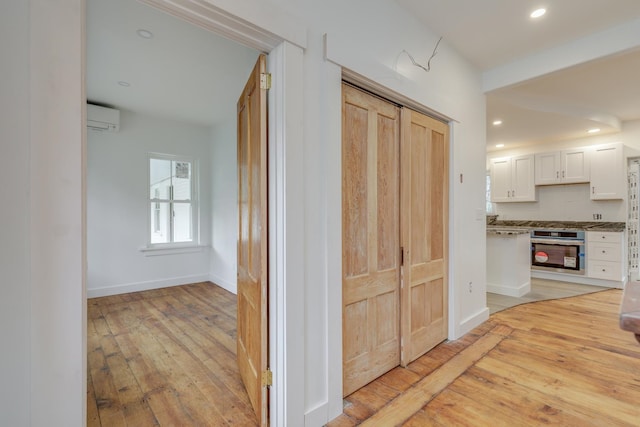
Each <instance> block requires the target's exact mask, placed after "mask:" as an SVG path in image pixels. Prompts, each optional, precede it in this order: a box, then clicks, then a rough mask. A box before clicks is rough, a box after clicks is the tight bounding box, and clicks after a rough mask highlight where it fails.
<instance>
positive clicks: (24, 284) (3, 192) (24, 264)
mask: <svg viewBox="0 0 640 427" xmlns="http://www.w3.org/2000/svg"><path fill="white" fill-rule="evenodd" d="M1 9H2V12H1V13H0V58H3V60H2V61H0V75H2V76H3V78H2V80H1V81H0V129H2V137H1V142H0V159H3V160H4V161H3V162H2V163H3V166H2V168H0V182H3V183H4V185H2V186H0V198H1V199H2V200H3V203H2V209H0V224H2V225H1V226H0V230H1V233H2V237H1V238H0V242H1V244H0V272H1V273H0V337H2V350H1V351H0V358H1V361H2V362H1V363H0V425H2V426H27V425H29V423H30V421H29V420H30V415H29V410H30V408H29V399H30V396H29V393H30V390H29V382H30V378H29V357H28V355H29V353H30V331H31V320H30V316H29V312H30V305H31V304H30V298H31V281H30V271H29V270H30V265H29V249H30V246H29V236H30V232H29V213H30V209H29V185H30V177H29V170H30V167H29V97H28V94H29V3H28V2H26V1H24V2H6V3H3V4H2V7H1ZM4 58H10V59H9V60H6V59H4ZM7 184H10V185H7Z"/></svg>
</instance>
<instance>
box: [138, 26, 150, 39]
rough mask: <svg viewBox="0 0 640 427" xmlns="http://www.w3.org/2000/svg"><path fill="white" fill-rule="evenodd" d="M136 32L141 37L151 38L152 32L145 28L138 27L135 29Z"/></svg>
mask: <svg viewBox="0 0 640 427" xmlns="http://www.w3.org/2000/svg"><path fill="white" fill-rule="evenodd" d="M136 33H137V34H138V35H139V36H140V37H142V38H143V39H151V38H153V33H152V32H151V31H149V30H145V29H143V28H140V29H139V30H138V31H136Z"/></svg>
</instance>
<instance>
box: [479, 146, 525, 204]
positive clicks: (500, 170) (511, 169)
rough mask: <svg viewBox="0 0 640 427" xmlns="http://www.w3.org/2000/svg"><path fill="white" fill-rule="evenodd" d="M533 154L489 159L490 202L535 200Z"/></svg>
mask: <svg viewBox="0 0 640 427" xmlns="http://www.w3.org/2000/svg"><path fill="white" fill-rule="evenodd" d="M533 166H534V156H533V155H526V156H517V157H502V158H497V159H491V172H490V173H491V201H492V202H535V201H536V187H535V180H534V174H535V172H534V167H533Z"/></svg>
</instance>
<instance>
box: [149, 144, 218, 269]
mask: <svg viewBox="0 0 640 427" xmlns="http://www.w3.org/2000/svg"><path fill="white" fill-rule="evenodd" d="M151 159H162V160H174V161H185V162H190V163H191V167H192V171H191V202H190V203H191V207H192V217H191V227H192V235H193V240H192V241H191V242H169V243H151V215H150V214H149V202H150V200H151V199H150V198H149V188H151ZM199 166H200V165H199V164H198V160H197V159H196V158H194V157H191V156H182V155H176V154H166V153H155V152H150V153H147V168H146V170H147V191H146V193H145V194H146V203H145V216H146V218H147V221H146V224H147V227H146V232H145V233H146V236H147V242H146V246H144V247H142V248H140V251H141V252H144V253H145V256H157V255H171V254H181V253H192V252H202V250H203V249H204V248H207V247H208V246H207V245H201V244H200V227H199V226H200V203H199V199H200V197H199V196H200V185H199V183H200V180H199V179H198V177H199V173H200V172H199Z"/></svg>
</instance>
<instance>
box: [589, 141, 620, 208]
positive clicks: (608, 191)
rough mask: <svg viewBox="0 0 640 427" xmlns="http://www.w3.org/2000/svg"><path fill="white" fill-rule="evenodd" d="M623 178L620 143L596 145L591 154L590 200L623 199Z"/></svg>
mask: <svg viewBox="0 0 640 427" xmlns="http://www.w3.org/2000/svg"><path fill="white" fill-rule="evenodd" d="M625 178H626V168H625V164H624V147H623V145H622V143H619V142H616V143H613V144H604V145H598V146H596V147H595V148H594V150H593V153H592V154H591V191H590V197H591V200H615V199H624V195H625V193H626V182H625Z"/></svg>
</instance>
